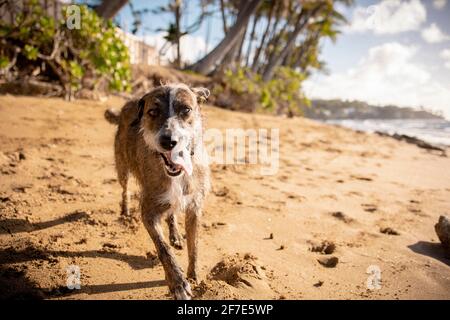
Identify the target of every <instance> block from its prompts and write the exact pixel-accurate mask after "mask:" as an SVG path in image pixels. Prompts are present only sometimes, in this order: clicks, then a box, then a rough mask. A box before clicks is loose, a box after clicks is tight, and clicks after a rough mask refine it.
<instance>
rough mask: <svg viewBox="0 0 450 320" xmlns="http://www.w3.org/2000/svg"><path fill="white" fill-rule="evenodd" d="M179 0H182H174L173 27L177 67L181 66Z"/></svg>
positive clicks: (180, 0)
mask: <svg viewBox="0 0 450 320" xmlns="http://www.w3.org/2000/svg"><path fill="white" fill-rule="evenodd" d="M181 2H182V0H175V8H174V11H175V28H176V31H175V32H176V34H175V37H176V40H175V41H176V45H177V57H176V59H175V65H176V67H177V68H181V44H180V38H181V32H180V21H181Z"/></svg>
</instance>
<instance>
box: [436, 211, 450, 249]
mask: <svg viewBox="0 0 450 320" xmlns="http://www.w3.org/2000/svg"><path fill="white" fill-rule="evenodd" d="M434 230H436V234H437V236H438V238H439V240H440V241H441V243H442V246H443V247H444V248H445V250H446V251H447V253H449V254H450V220H449V218H447V217H445V216H440V217H439V222H438V223H436V224H435V225H434Z"/></svg>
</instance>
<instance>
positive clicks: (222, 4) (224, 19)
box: [220, 0, 228, 35]
mask: <svg viewBox="0 0 450 320" xmlns="http://www.w3.org/2000/svg"><path fill="white" fill-rule="evenodd" d="M220 12H221V14H222V23H223V33H224V34H225V35H226V34H227V33H228V26H227V16H226V14H225V4H224V3H223V0H220Z"/></svg>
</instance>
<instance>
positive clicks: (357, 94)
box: [304, 42, 450, 117]
mask: <svg viewBox="0 0 450 320" xmlns="http://www.w3.org/2000/svg"><path fill="white" fill-rule="evenodd" d="M416 51H417V48H416V47H413V46H405V45H402V44H399V43H396V42H391V43H385V44H383V45H380V46H377V47H373V48H371V49H369V52H368V54H367V56H366V57H364V58H363V59H361V61H360V62H359V63H358V64H357V65H356V66H355V67H354V68H351V69H349V70H347V71H346V72H343V73H335V74H331V75H328V76H321V77H317V78H315V79H314V78H312V79H309V80H307V81H305V83H304V89H305V92H306V94H307V95H308V96H309V97H311V98H322V99H343V100H361V101H366V102H368V103H372V104H375V105H386V104H394V105H397V106H411V107H420V106H424V107H426V108H432V109H434V110H442V111H443V112H444V113H445V115H446V116H447V117H450V104H449V101H450V87H445V86H444V85H442V84H441V83H439V82H438V81H437V80H435V79H434V78H433V77H432V76H431V75H430V73H429V72H428V71H427V70H425V69H424V68H423V67H421V66H420V65H419V64H417V63H416V62H413V61H412V59H413V57H414V56H415V54H416ZM445 55H447V53H445Z"/></svg>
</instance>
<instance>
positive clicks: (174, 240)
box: [170, 234, 184, 250]
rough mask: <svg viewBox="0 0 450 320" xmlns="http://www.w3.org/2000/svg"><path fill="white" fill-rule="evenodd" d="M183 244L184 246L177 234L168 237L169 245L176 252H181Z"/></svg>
mask: <svg viewBox="0 0 450 320" xmlns="http://www.w3.org/2000/svg"><path fill="white" fill-rule="evenodd" d="M183 244H184V241H183V238H182V237H181V236H180V235H179V234H177V235H174V234H173V235H170V245H171V246H172V247H174V248H175V249H177V250H182V249H183Z"/></svg>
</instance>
